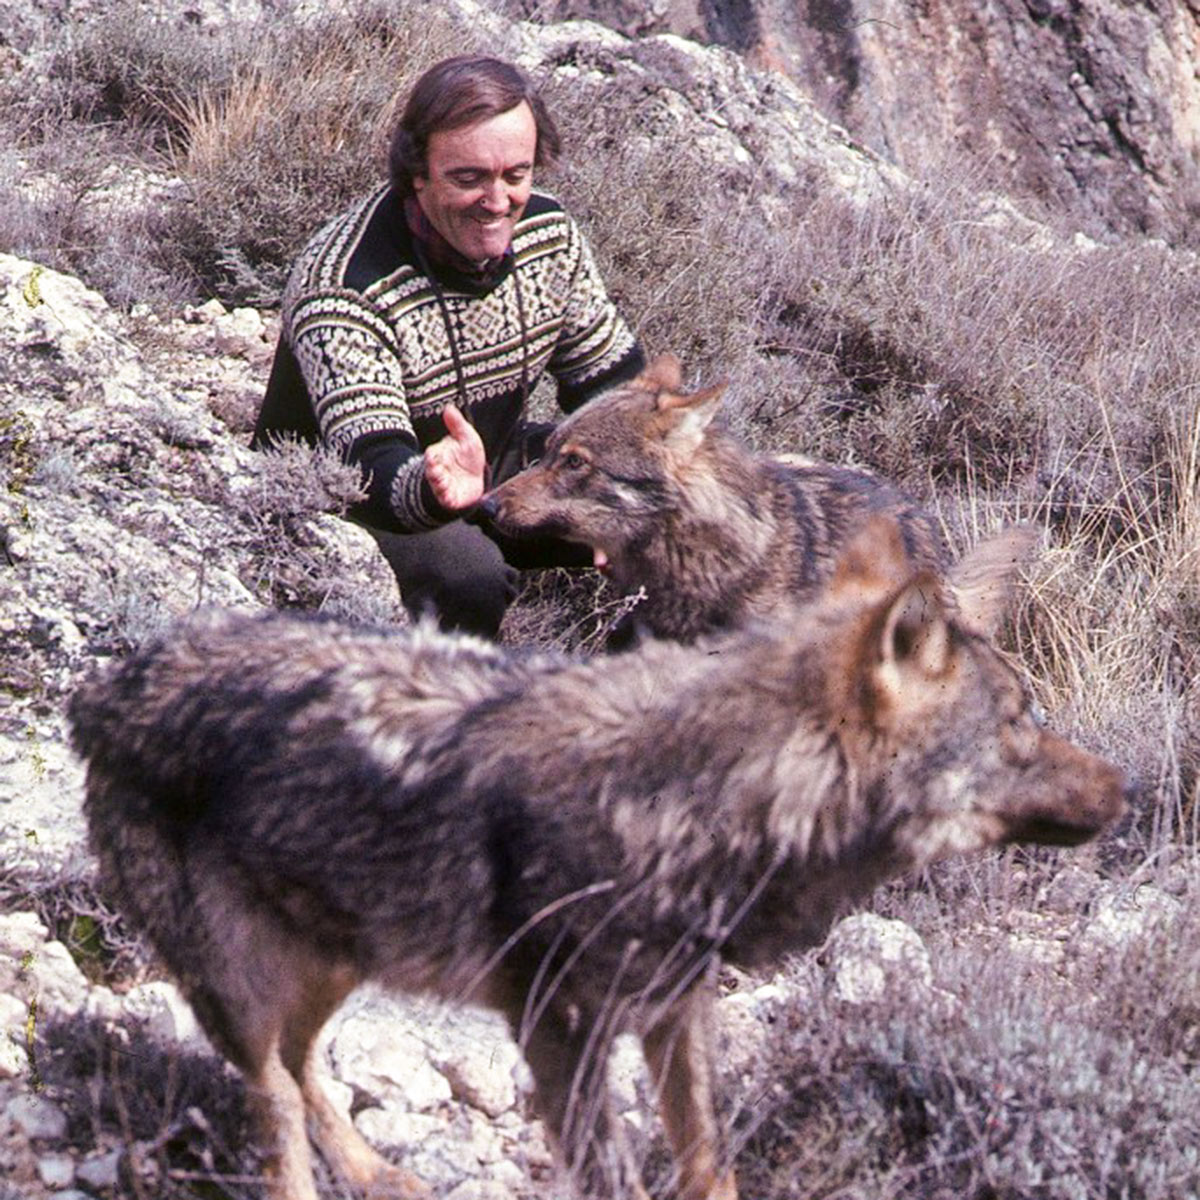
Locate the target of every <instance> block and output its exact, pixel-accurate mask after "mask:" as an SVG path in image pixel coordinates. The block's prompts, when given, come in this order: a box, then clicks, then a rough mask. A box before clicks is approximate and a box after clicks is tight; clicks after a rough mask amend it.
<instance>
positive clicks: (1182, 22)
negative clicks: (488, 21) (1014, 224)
mask: <svg viewBox="0 0 1200 1200" xmlns="http://www.w3.org/2000/svg"><path fill="white" fill-rule="evenodd" d="M540 11H541V12H542V13H544V14H547V15H552V16H554V17H556V18H559V19H561V18H562V17H564V16H576V17H588V18H591V19H594V20H599V21H603V22H605V23H606V24H609V25H611V26H612V27H613V28H616V29H619V30H621V31H622V32H624V33H627V34H630V35H633V36H639V35H644V34H649V33H661V32H672V33H677V34H681V35H683V36H685V37H689V38H697V39H699V40H701V41H706V42H711V43H716V44H720V45H725V46H728V47H731V48H732V49H735V50H737V51H739V52H740V53H742V54H744V55H745V56H746V57H747V59H748V60H749V61H752V62H755V63H757V64H758V65H761V66H767V67H771V68H774V69H775V70H777V71H779V72H780V73H782V74H783V75H785V76H787V77H788V78H789V79H792V80H794V81H795V82H797V83H798V84H800V86H801V87H802V89H803V90H804V91H805V92H806V93H808V94H809V95H811V96H812V97H813V99H814V100H815V101H816V102H817V104H818V105H819V107H820V109H821V111H822V112H823V113H824V114H825V115H826V116H828V117H830V118H831V119H833V120H834V121H836V122H838V123H839V124H841V125H844V126H845V127H846V129H847V130H848V131H849V132H850V133H851V134H852V135H853V136H854V137H855V138H858V139H860V140H861V141H862V142H863V143H864V144H865V145H867V146H868V147H870V148H871V149H873V150H875V151H876V152H878V153H879V154H881V155H882V156H883V157H884V158H886V159H887V160H888V161H890V162H892V163H894V164H896V165H897V166H899V167H900V168H901V169H903V170H906V171H910V172H913V173H915V174H924V173H925V172H926V171H927V170H928V168H929V166H930V164H931V163H939V162H940V163H944V164H945V165H946V169H949V170H952V171H954V172H956V173H958V174H960V175H967V176H969V177H971V178H973V179H976V180H978V182H979V183H980V184H981V185H982V186H986V187H993V188H995V189H996V190H998V191H1001V192H1004V193H1006V194H1008V195H1011V196H1014V197H1016V198H1019V199H1028V200H1032V201H1035V202H1040V203H1041V204H1043V205H1044V206H1045V208H1046V209H1047V210H1049V211H1052V212H1065V213H1066V214H1068V216H1069V218H1070V219H1073V220H1074V221H1075V222H1077V223H1078V225H1079V226H1080V227H1081V228H1083V229H1084V231H1085V232H1087V233H1089V234H1091V235H1093V236H1102V235H1103V234H1104V233H1106V232H1108V233H1118V234H1126V233H1130V232H1144V233H1150V234H1153V235H1156V236H1161V237H1164V238H1166V239H1168V240H1185V239H1188V238H1190V237H1192V236H1194V232H1193V231H1191V230H1190V228H1189V227H1190V225H1191V224H1192V223H1193V222H1194V219H1195V215H1196V212H1197V207H1198V206H1200V8H1198V7H1197V5H1196V4H1195V3H1189V2H1187V0H1165V2H1164V3H1155V4H1135V5H1131V4H1125V3H1122V2H1121V0H1095V2H1093V0H1088V3H1086V4H1085V3H1081V2H1080V0H988V3H985V4H973V3H968V2H967V0H952V2H950V3H940V4H928V3H925V2H924V0H884V2H883V3H877V2H876V0H872V2H871V3H865V2H864V0H799V2H798V3H797V2H793V0H711V2H710V0H658V2H657V3H655V4H650V5H632V4H628V3H626V2H625V0H548V2H547V3H545V4H543V5H542V6H541V7H540Z"/></svg>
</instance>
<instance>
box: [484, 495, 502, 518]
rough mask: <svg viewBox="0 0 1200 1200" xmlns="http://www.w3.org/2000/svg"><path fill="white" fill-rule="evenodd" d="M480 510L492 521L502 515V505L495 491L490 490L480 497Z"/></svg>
mask: <svg viewBox="0 0 1200 1200" xmlns="http://www.w3.org/2000/svg"><path fill="white" fill-rule="evenodd" d="M479 511H480V512H481V513H483V515H484V516H485V517H487V518H488V519H489V520H491V521H494V520H495V519H496V518H497V517H498V516H499V515H500V505H499V503H498V502H497V500H496V496H495V493H494V492H488V493H486V494H485V495H484V496H482V497H481V498H480V501H479Z"/></svg>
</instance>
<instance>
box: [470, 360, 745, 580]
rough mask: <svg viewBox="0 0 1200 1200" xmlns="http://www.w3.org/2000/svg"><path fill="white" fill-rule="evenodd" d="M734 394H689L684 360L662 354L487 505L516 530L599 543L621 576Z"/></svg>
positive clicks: (557, 435) (598, 554)
mask: <svg viewBox="0 0 1200 1200" xmlns="http://www.w3.org/2000/svg"><path fill="white" fill-rule="evenodd" d="M724 390H725V385H724V384H719V385H717V386H715V387H710V388H705V389H703V390H702V391H698V392H692V393H687V392H685V391H684V390H683V383H682V377H681V371H680V365H679V361H678V360H677V359H675V358H674V357H673V356H671V355H662V356H661V357H659V358H657V359H655V360H654V362H652V363H651V364H650V365H649V366H648V367H647V368H646V369H645V370H644V371H643V372H642V373H641V374H640V375H638V376H637V377H636V378H635V379H633V380H631V381H630V382H629V383H626V384H621V385H620V386H618V387H614V388H611V389H609V390H608V391H606V392H603V393H602V394H601V395H599V396H597V397H596V398H595V399H593V400H591V401H590V402H589V403H588V404H586V405H585V406H584V407H583V408H581V409H579V410H578V411H577V412H575V413H573V414H572V415H571V416H569V417H568V418H567V419H566V420H565V421H563V422H562V424H560V425H559V426H558V428H557V429H556V430H555V431H554V433H553V434H552V435H551V438H550V440H549V442H548V443H547V445H546V450H545V453H544V454H543V456H542V458H541V459H539V460H538V462H536V463H534V464H533V465H532V466H531V467H529V468H528V469H527V470H525V471H523V472H522V473H521V474H519V475H516V476H514V477H513V478H512V479H509V480H508V481H507V482H505V483H503V484H501V485H500V486H499V487H498V488H496V489H494V490H493V491H492V492H490V493H488V495H487V496H485V497H484V499H483V502H482V507H483V509H484V511H485V512H486V513H487V514H488V515H489V516H490V517H491V518H492V519H493V520H494V521H495V522H496V524H497V525H498V526H499V527H500V528H501V529H503V530H505V531H506V532H508V533H515V534H521V533H535V532H536V533H540V534H553V535H555V536H558V537H562V538H565V539H567V540H568V541H573V542H580V543H582V544H584V545H587V546H590V547H592V550H593V554H594V561H595V564H596V566H597V567H599V568H601V569H602V570H610V571H611V572H612V573H613V574H614V575H615V576H616V577H617V578H618V580H619V579H620V578H621V565H622V563H623V561H624V560H625V558H626V557H627V555H628V553H629V552H630V549H631V548H632V547H635V546H636V545H637V544H638V543H639V541H642V540H644V539H647V538H648V537H651V536H653V535H654V534H655V533H656V532H657V531H659V530H661V529H662V527H663V525H664V523H665V522H666V521H668V520H669V519H670V515H671V513H672V511H674V509H675V508H676V506H677V504H678V501H679V495H680V489H681V487H683V486H684V485H685V476H686V474H687V468H688V464H689V463H690V462H691V460H692V459H693V457H694V456H695V455H696V453H697V451H698V449H699V448H700V446H701V445H702V444H703V442H704V441H705V439H706V437H708V436H709V425H710V423H711V421H712V419H713V417H714V416H715V415H716V412H717V409H718V405H719V403H720V399H721V394H722V393H723V391H724Z"/></svg>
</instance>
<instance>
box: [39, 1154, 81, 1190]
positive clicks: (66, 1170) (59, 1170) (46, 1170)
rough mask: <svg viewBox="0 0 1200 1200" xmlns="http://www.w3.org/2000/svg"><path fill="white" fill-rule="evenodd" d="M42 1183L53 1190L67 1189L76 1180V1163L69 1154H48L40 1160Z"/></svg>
mask: <svg viewBox="0 0 1200 1200" xmlns="http://www.w3.org/2000/svg"><path fill="white" fill-rule="evenodd" d="M37 1172H38V1176H39V1178H40V1179H41V1181H42V1182H43V1183H44V1184H45V1185H46V1186H47V1187H51V1188H65V1187H66V1186H67V1185H68V1184H70V1183H72V1182H74V1179H75V1161H74V1159H72V1158H71V1156H70V1155H69V1154H47V1155H45V1157H43V1158H39V1159H38V1163H37Z"/></svg>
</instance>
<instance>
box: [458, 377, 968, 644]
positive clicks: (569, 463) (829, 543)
mask: <svg viewBox="0 0 1200 1200" xmlns="http://www.w3.org/2000/svg"><path fill="white" fill-rule="evenodd" d="M723 391H724V386H723V385H721V386H717V387H711V388H706V389H704V390H703V391H699V392H695V393H693V394H684V393H683V391H682V384H681V379H680V366H679V362H678V360H677V359H675V358H674V357H672V356H671V355H663V356H662V357H660V358H658V359H656V360H655V361H654V362H653V363H652V364H651V365H650V366H649V367H647V368H646V370H645V371H644V372H643V373H642V374H641V375H639V376H638V377H637V378H636V379H634V380H633V381H631V382H630V383H627V384H623V385H620V386H618V387H615V388H611V389H609V390H608V391H606V392H603V393H602V394H601V395H599V396H597V397H596V398H595V399H594V400H592V401H591V402H590V403H588V404H586V405H585V406H584V407H583V408H581V409H580V410H579V411H578V412H576V413H573V414H572V415H571V416H569V417H568V418H567V419H566V420H564V421H563V422H562V424H560V425H559V426H558V428H557V429H556V430H555V431H554V433H553V434H552V435H551V437H550V440H549V442H548V443H547V446H546V450H545V453H544V454H543V456H542V457H541V459H540V460H539V461H538V462H536V463H535V464H534V465H533V466H531V467H529V468H528V469H527V470H525V471H523V472H521V473H520V474H519V475H516V476H514V477H513V478H511V479H509V480H507V481H506V482H505V483H503V484H501V485H500V487H498V488H496V489H494V490H493V491H492V492H490V493H488V494H487V495H486V496H485V497H484V499H483V501H482V508H483V511H484V512H485V513H486V514H487V515H488V517H489V518H490V519H491V520H492V521H493V522H494V523H495V524H496V526H497V527H498V528H499V529H501V530H502V531H503V532H505V533H507V534H511V535H516V536H520V535H522V534H533V533H539V534H553V535H555V536H557V537H562V538H565V539H567V540H568V541H574V542H581V543H583V544H584V545H587V546H590V547H591V548H592V552H593V559H594V562H595V564H596V566H597V567H599V568H600V569H601V570H602V571H603V572H604V573H606V574H607V575H608V576H610V577H611V579H612V580H613V582H614V583H615V584H616V585H617V587H619V588H620V589H621V590H622V591H624V592H635V591H637V590H638V589H639V588H643V589H644V591H645V595H644V597H643V599H642V600H641V601H640V602H639V604H638V606H637V607H636V608H635V609H634V610H633V617H634V623H635V626H636V627H637V628H638V629H639V630H642V631H645V632H649V633H652V634H654V635H656V636H658V637H669V638H675V639H677V640H680V641H691V640H693V639H694V638H696V637H697V636H699V635H700V634H703V633H707V632H711V631H714V630H717V629H720V628H731V627H739V626H741V625H744V624H745V623H746V622H747V621H749V620H751V619H752V618H755V617H762V616H767V615H770V614H771V613H773V612H775V611H776V610H778V609H779V608H780V606H782V605H784V604H791V603H795V602H796V601H797V600H801V601H802V600H805V599H807V598H808V597H810V596H811V595H812V594H813V593H814V592H815V591H816V590H817V589H818V588H819V587H821V586H823V585H824V584H825V583H827V582H828V580H829V578H830V576H831V575H832V573H833V570H834V566H835V564H836V562H837V555H838V553H839V551H840V550H841V549H842V548H843V547H844V546H845V545H846V542H847V541H848V539H849V538H850V537H852V536H853V534H854V533H855V532H856V531H857V530H858V529H861V528H862V526H863V525H864V524H865V523H866V522H867V521H869V520H870V519H871V517H872V516H874V515H877V514H880V513H887V514H890V515H891V516H892V517H893V518H894V519H895V520H896V522H897V523H898V525H899V527H900V531H901V535H902V537H903V539H904V544H905V547H906V548H907V550H908V553H909V555H910V557H911V558H912V561H913V562H914V563H915V564H917V565H918V566H922V567H931V568H934V569H939V568H941V567H943V566H944V564H945V551H944V547H943V544H942V541H941V537H940V535H939V532H938V530H937V528H936V526H935V525H934V523H933V521H932V520H931V518H930V516H929V515H928V514H927V513H926V512H925V511H924V510H923V509H922V508H921V507H920V505H918V504H917V503H916V502H915V501H913V500H912V499H910V498H909V497H907V496H905V495H904V494H903V493H902V492H900V491H899V490H897V489H896V488H894V487H892V486H891V485H890V484H888V483H886V482H885V481H884V480H882V479H880V478H878V477H877V476H874V475H871V474H868V473H867V472H865V471H858V470H852V469H850V468H847V467H838V466H834V465H832V464H830V463H820V462H815V461H811V460H795V459H793V460H791V461H788V460H781V459H773V458H768V457H765V456H762V455H757V454H754V453H753V452H752V451H751V450H750V449H749V448H748V447H747V446H745V445H744V444H743V443H741V442H740V441H738V440H737V439H736V438H734V437H732V436H731V435H730V434H728V433H726V432H724V431H722V430H720V429H718V428H717V427H716V426H714V425H713V424H712V421H713V418H714V416H715V415H716V413H717V410H718V407H719V404H720V399H721V395H722V393H723Z"/></svg>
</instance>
